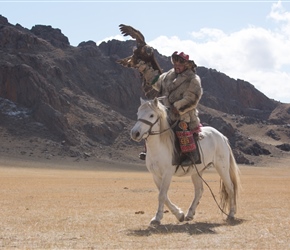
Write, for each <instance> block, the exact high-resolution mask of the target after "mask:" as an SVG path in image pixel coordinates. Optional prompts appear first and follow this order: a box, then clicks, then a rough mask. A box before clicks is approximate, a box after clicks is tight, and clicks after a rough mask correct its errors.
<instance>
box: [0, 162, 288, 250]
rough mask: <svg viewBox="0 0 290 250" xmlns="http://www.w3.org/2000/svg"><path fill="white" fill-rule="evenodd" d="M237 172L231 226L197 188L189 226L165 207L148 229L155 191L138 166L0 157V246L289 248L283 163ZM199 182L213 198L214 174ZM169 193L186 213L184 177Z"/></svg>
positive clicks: (189, 190) (189, 194)
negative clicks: (237, 189)
mask: <svg viewBox="0 0 290 250" xmlns="http://www.w3.org/2000/svg"><path fill="white" fill-rule="evenodd" d="M240 171H241V181H242V186H243V189H242V191H241V194H240V198H239V208H238V213H237V219H236V220H235V221H234V222H232V223H227V222H226V220H225V216H224V215H222V214H221V212H220V211H219V209H218V207H217V205H216V204H215V202H214V199H213V197H212V196H211V194H210V192H209V190H208V188H207V187H206V186H205V191H204V195H203V197H202V199H201V203H200V204H199V206H198V208H197V212H196V215H195V218H194V220H193V221H191V222H183V223H179V222H178V221H177V220H176V218H175V217H174V216H173V215H172V214H171V213H169V212H167V211H166V210H165V214H164V218H163V220H162V225H160V226H158V227H156V228H152V227H149V222H150V219H151V218H152V217H153V215H154V213H155V210H156V208H157V190H156V188H155V186H154V184H153V180H152V178H151V175H150V173H148V171H147V170H146V167H145V165H144V163H143V162H140V164H126V163H122V162H119V163H116V162H102V161H97V160H92V159H90V160H88V161H85V160H80V161H72V160H54V159H50V160H48V159H43V160H40V159H38V160H37V161H36V160H30V159H29V158H23V159H14V158H11V157H1V159H0V204H1V210H0V249H290V158H289V157H287V158H276V159H273V158H265V160H264V161H262V162H261V163H260V164H259V166H244V165H240ZM204 179H205V180H206V181H207V182H208V184H209V185H210V187H211V188H212V190H213V192H214V194H215V195H216V197H217V198H218V196H219V194H218V192H219V176H218V174H217V173H216V172H215V170H214V169H209V170H207V172H205V174H204ZM169 195H170V197H171V200H172V201H173V202H175V203H176V204H177V205H178V206H179V207H181V208H182V209H183V210H184V211H186V209H187V207H188V206H189V204H190V202H191V200H192V198H193V186H192V183H191V181H190V178H188V177H186V178H177V177H174V178H173V181H172V184H171V187H170V191H169Z"/></svg>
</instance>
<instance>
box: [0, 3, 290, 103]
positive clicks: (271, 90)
mask: <svg viewBox="0 0 290 250" xmlns="http://www.w3.org/2000/svg"><path fill="white" fill-rule="evenodd" d="M0 6H1V7H0V14H1V15H2V16H4V17H6V18H7V19H8V21H9V23H11V24H14V25H15V24H17V23H18V24H20V25H22V26H23V27H25V28H28V29H31V28H32V27H33V26H34V25H37V24H41V25H51V26H52V27H53V28H58V29H60V30H61V32H62V33H63V34H64V35H65V36H67V37H68V39H69V42H70V44H71V45H72V46H77V45H78V44H79V43H81V42H83V41H90V40H91V41H95V42H96V43H97V44H100V43H101V42H103V41H108V40H112V39H117V40H121V41H125V40H127V39H131V38H130V37H129V38H128V37H123V36H122V35H121V33H120V31H119V27H118V26H119V24H126V25H130V26H132V27H134V28H136V29H138V30H140V31H141V32H142V33H143V35H144V37H145V39H146V42H147V43H148V44H149V45H150V46H152V47H154V48H155V49H157V50H158V52H159V53H160V54H162V55H165V56H170V55H171V54H172V53H173V52H174V51H183V52H185V53H186V54H189V56H190V59H192V60H194V61H195V63H196V64H197V65H198V66H203V67H207V68H212V69H215V70H217V71H220V72H222V73H224V74H226V75H228V76H229V77H231V78H233V79H242V80H244V81H247V82H250V83H251V84H253V85H254V86H255V88H256V89H258V90H259V91H261V92H262V93H263V94H265V95H266V96H267V97H269V98H271V99H274V100H276V101H281V102H283V103H290V0H289V1H286V0H285V1H283V0H280V1H279V0H278V1H255V0H248V1H246V0H240V1H238V0H232V1H227V0H224V1H218V0H211V1H207V0H201V1H193V0H192V1H190V0H180V1H162V0H159V1H154V0H143V1H141V0H136V1H120V0H115V1H110V0H106V1H97V0H95V1H94V0H84V1H65V0H63V1H58V0H55V1H51V0H47V1H45V0H40V1H34V0H31V1H23V0H18V1H13V0H7V1H5V0H4V1H3V0H0ZM128 56H129V55H128Z"/></svg>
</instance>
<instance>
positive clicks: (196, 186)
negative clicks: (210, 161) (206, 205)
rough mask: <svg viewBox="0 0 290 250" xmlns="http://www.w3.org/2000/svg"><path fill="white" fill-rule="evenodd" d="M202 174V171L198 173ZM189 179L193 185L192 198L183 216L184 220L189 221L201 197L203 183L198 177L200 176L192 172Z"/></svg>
mask: <svg viewBox="0 0 290 250" xmlns="http://www.w3.org/2000/svg"><path fill="white" fill-rule="evenodd" d="M200 174H202V173H200ZM191 180H192V182H193V185H194V192H195V194H194V199H193V201H192V203H191V205H190V207H189V208H188V211H187V214H186V216H185V220H186V221H190V220H193V216H194V215H195V209H196V207H197V205H198V204H199V201H200V199H201V197H202V194H203V183H202V179H201V178H200V176H199V175H198V174H193V175H192V176H191Z"/></svg>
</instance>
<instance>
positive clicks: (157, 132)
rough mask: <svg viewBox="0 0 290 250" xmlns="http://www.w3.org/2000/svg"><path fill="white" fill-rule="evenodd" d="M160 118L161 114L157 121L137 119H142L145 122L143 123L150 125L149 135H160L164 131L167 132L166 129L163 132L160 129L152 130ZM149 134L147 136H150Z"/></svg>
mask: <svg viewBox="0 0 290 250" xmlns="http://www.w3.org/2000/svg"><path fill="white" fill-rule="evenodd" d="M159 120H160V116H158V118H157V119H156V121H155V122H153V123H152V122H149V121H147V120H145V119H141V118H140V119H138V120H137V121H140V122H143V123H145V124H146V125H148V126H150V128H149V130H148V132H147V133H148V136H149V135H159V134H162V133H163V132H165V131H163V132H160V131H152V128H153V126H154V125H155V124H156V123H157V122H158V121H159ZM148 136H147V138H148Z"/></svg>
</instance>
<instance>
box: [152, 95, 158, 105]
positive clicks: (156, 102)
mask: <svg viewBox="0 0 290 250" xmlns="http://www.w3.org/2000/svg"><path fill="white" fill-rule="evenodd" d="M153 103H154V106H156V107H157V106H158V98H157V97H155V98H154V100H153Z"/></svg>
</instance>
